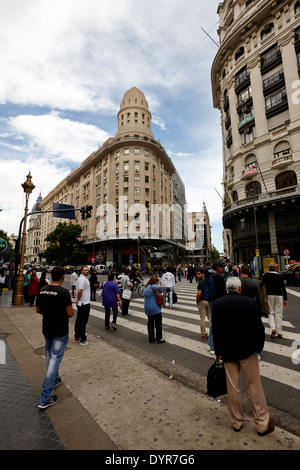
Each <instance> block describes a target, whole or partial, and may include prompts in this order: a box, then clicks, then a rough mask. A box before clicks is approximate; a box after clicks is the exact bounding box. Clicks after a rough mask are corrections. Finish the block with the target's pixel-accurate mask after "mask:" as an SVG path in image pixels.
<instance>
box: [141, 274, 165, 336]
mask: <svg viewBox="0 0 300 470" xmlns="http://www.w3.org/2000/svg"><path fill="white" fill-rule="evenodd" d="M161 293H162V286H161V285H160V283H159V280H158V278H157V277H156V276H152V277H151V278H150V279H149V281H148V282H147V284H146V286H145V290H144V311H145V314H146V315H147V317H148V323H147V329H148V337H149V343H154V342H156V343H158V344H160V343H165V340H164V339H163V338H162V316H161V307H160V306H159V305H158V304H157V302H156V294H161Z"/></svg>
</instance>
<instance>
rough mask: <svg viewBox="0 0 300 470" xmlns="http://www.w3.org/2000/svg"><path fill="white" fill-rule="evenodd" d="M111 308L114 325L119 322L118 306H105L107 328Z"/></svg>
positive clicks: (106, 326) (107, 326)
mask: <svg viewBox="0 0 300 470" xmlns="http://www.w3.org/2000/svg"><path fill="white" fill-rule="evenodd" d="M110 309H112V311H113V321H112V323H113V325H115V324H116V323H117V316H118V307H105V328H109V317H110Z"/></svg>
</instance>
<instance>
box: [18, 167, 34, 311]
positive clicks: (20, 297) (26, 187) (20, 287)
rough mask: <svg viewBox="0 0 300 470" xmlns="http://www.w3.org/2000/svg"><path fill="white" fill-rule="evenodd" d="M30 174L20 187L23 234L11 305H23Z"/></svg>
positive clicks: (30, 185) (31, 186) (30, 187)
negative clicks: (22, 193) (21, 191)
mask: <svg viewBox="0 0 300 470" xmlns="http://www.w3.org/2000/svg"><path fill="white" fill-rule="evenodd" d="M31 178H32V176H31V174H30V172H29V173H28V175H27V179H26V181H25V183H23V184H22V185H21V186H22V187H23V189H24V192H25V198H26V203H25V214H24V225H23V233H22V244H21V255H20V267H19V272H18V275H17V279H16V287H15V293H14V297H13V305H23V303H24V295H23V284H24V273H23V264H24V253H25V240H26V222H27V212H28V200H29V195H30V194H31V193H32V191H33V190H34V188H35V186H34V184H33V183H32V181H31Z"/></svg>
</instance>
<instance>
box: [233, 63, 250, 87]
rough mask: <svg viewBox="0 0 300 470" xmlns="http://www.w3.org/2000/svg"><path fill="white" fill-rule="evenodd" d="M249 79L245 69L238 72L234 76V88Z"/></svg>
mask: <svg viewBox="0 0 300 470" xmlns="http://www.w3.org/2000/svg"><path fill="white" fill-rule="evenodd" d="M249 77H250V75H249V72H248V69H247V67H244V68H243V69H242V70H240V71H239V72H238V73H237V74H236V76H235V86H236V87H238V86H239V85H241V84H242V83H244V82H245V81H246V80H248V78H249Z"/></svg>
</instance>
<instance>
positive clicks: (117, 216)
mask: <svg viewBox="0 0 300 470" xmlns="http://www.w3.org/2000/svg"><path fill="white" fill-rule="evenodd" d="M117 119H118V129H117V132H116V134H115V136H114V137H110V138H109V139H107V141H106V142H104V144H103V145H102V146H101V147H100V148H99V149H97V150H96V151H95V152H93V153H92V154H91V155H89V156H88V158H86V159H85V160H84V161H83V162H82V164H81V165H80V166H79V167H78V168H76V169H74V170H73V171H72V172H71V173H70V174H69V176H68V177H67V178H65V180H63V181H62V182H61V183H60V184H59V185H58V186H57V187H56V188H54V189H53V190H52V191H51V192H50V193H49V194H48V196H47V197H45V198H44V199H43V202H42V208H43V210H44V211H46V210H51V209H52V204H53V202H56V203H63V204H70V205H74V206H75V207H76V208H80V207H84V206H86V205H91V206H93V211H92V217H91V218H88V219H86V220H83V219H82V218H81V215H80V212H79V211H76V217H77V219H76V221H74V223H78V224H80V225H81V226H82V240H83V241H84V243H85V246H86V248H87V250H88V252H89V261H90V262H98V263H99V264H103V263H104V264H107V265H111V264H121V263H125V264H126V265H128V264H129V263H138V262H141V263H142V262H145V261H146V258H148V257H149V256H150V254H151V252H152V251H153V250H154V251H155V249H157V248H158V247H159V246H161V245H162V244H168V245H169V246H170V247H172V252H173V254H175V256H177V255H178V254H179V252H180V250H184V249H185V227H184V224H185V222H184V221H185V217H184V215H185V214H184V210H185V203H186V201H185V188H184V184H183V182H182V180H181V178H180V176H179V175H178V173H177V172H176V169H175V167H174V165H173V163H172V161H171V159H170V157H169V156H168V155H167V153H166V151H165V149H164V148H163V146H162V145H161V143H160V142H159V141H158V140H155V137H154V135H153V133H152V130H151V113H150V111H149V107H148V102H147V100H146V98H145V95H144V93H142V92H141V91H140V90H139V89H138V88H136V87H134V88H131V89H130V90H128V91H127V92H126V93H125V95H124V97H123V99H122V101H121V104H120V109H119V112H118V115H117ZM60 221H61V219H60ZM57 223H58V222H57V219H55V218H53V217H52V214H48V213H46V214H43V216H42V236H41V240H44V239H45V237H46V236H47V234H48V233H50V232H51V231H53V230H54V228H55V226H56V224H57ZM45 248H46V246H45V243H43V246H42V247H41V252H43V251H44V249H45Z"/></svg>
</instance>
